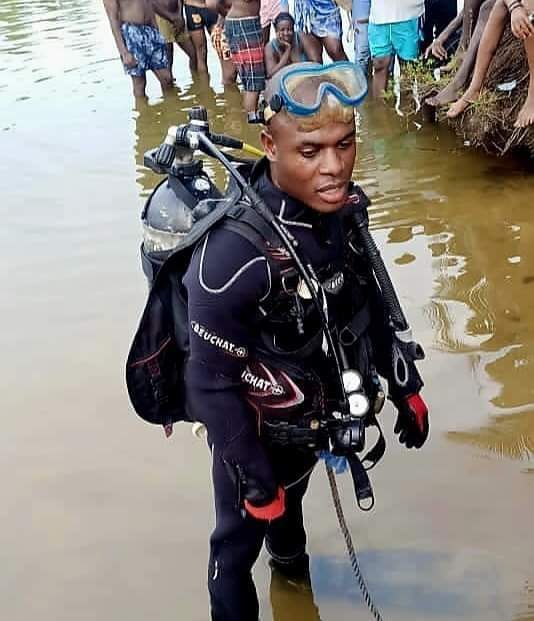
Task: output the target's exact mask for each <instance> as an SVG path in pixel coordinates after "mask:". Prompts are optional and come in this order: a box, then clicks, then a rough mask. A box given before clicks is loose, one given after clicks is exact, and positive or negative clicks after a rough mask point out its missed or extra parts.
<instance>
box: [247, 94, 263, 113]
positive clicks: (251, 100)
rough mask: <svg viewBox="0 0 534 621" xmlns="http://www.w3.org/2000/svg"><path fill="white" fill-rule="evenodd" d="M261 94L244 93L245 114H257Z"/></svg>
mask: <svg viewBox="0 0 534 621" xmlns="http://www.w3.org/2000/svg"><path fill="white" fill-rule="evenodd" d="M259 97H260V94H259V93H258V92H256V91H243V106H244V108H245V112H256V110H257V108H258V99H259Z"/></svg>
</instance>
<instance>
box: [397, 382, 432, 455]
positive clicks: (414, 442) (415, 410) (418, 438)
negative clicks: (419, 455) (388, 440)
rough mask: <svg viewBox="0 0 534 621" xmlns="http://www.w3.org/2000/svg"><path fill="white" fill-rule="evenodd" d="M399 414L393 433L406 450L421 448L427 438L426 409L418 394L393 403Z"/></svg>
mask: <svg viewBox="0 0 534 621" xmlns="http://www.w3.org/2000/svg"><path fill="white" fill-rule="evenodd" d="M395 406H396V408H397V410H398V412H399V415H398V417H397V422H396V423H395V429H394V431H395V433H398V434H399V442H400V443H401V444H405V445H406V448H414V447H415V448H421V447H422V446H423V444H424V443H425V440H426V439H427V437H428V408H427V407H426V403H425V402H424V401H423V398H422V397H421V395H420V394H419V393H417V394H414V395H410V396H408V397H404V398H402V399H399V400H398V401H395Z"/></svg>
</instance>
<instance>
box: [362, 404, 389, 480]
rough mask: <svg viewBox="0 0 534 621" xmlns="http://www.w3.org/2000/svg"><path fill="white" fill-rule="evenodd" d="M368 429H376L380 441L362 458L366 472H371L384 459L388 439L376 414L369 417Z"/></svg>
mask: <svg viewBox="0 0 534 621" xmlns="http://www.w3.org/2000/svg"><path fill="white" fill-rule="evenodd" d="M367 427H376V429H377V430H378V440H377V441H376V444H375V445H374V446H373V448H372V449H370V450H369V451H367V453H366V454H365V455H364V456H363V457H362V458H361V462H362V464H363V466H364V468H365V470H371V469H372V468H374V467H375V466H376V464H377V463H378V462H379V461H380V460H381V459H382V457H384V453H385V452H386V439H385V438H384V432H383V431H382V428H381V427H380V425H379V423H378V420H377V419H376V415H375V414H374V413H373V414H370V415H368V418H367Z"/></svg>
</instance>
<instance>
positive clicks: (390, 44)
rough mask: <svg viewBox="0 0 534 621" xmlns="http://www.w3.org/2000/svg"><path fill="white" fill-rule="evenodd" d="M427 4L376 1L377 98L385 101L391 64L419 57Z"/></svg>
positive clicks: (372, 30)
mask: <svg viewBox="0 0 534 621" xmlns="http://www.w3.org/2000/svg"><path fill="white" fill-rule="evenodd" d="M424 11H425V1H424V0H395V1H394V2H392V1H391V0H372V1H371V13H370V15H369V47H370V49H371V57H372V59H373V69H374V76H373V95H374V96H375V97H382V96H383V95H384V92H385V91H386V89H387V86H388V80H389V70H390V65H391V61H392V60H393V59H394V58H395V56H397V57H398V58H399V61H400V63H401V66H402V65H403V64H404V63H407V62H409V61H414V60H417V57H418V56H419V42H420V24H419V20H420V17H421V15H423V13H424Z"/></svg>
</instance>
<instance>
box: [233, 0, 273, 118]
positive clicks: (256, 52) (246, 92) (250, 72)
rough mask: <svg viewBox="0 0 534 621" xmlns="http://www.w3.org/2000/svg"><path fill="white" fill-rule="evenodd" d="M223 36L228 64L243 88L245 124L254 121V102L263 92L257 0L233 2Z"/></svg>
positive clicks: (258, 2) (262, 61) (263, 70)
mask: <svg viewBox="0 0 534 621" xmlns="http://www.w3.org/2000/svg"><path fill="white" fill-rule="evenodd" d="M224 33H225V35H226V40H227V41H228V45H229V46H230V53H231V57H232V62H233V63H234V65H235V67H236V69H237V73H238V75H239V77H240V79H241V84H242V87H243V107H244V108H245V112H246V113H247V115H248V118H249V121H253V122H254V121H256V120H257V117H256V113H257V107H258V100H259V96H260V93H261V91H263V90H264V89H265V62H264V54H263V49H264V45H263V31H262V28H261V21H260V0H233V2H232V5H231V7H230V9H229V10H228V12H227V14H226V20H225V24H224Z"/></svg>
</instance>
